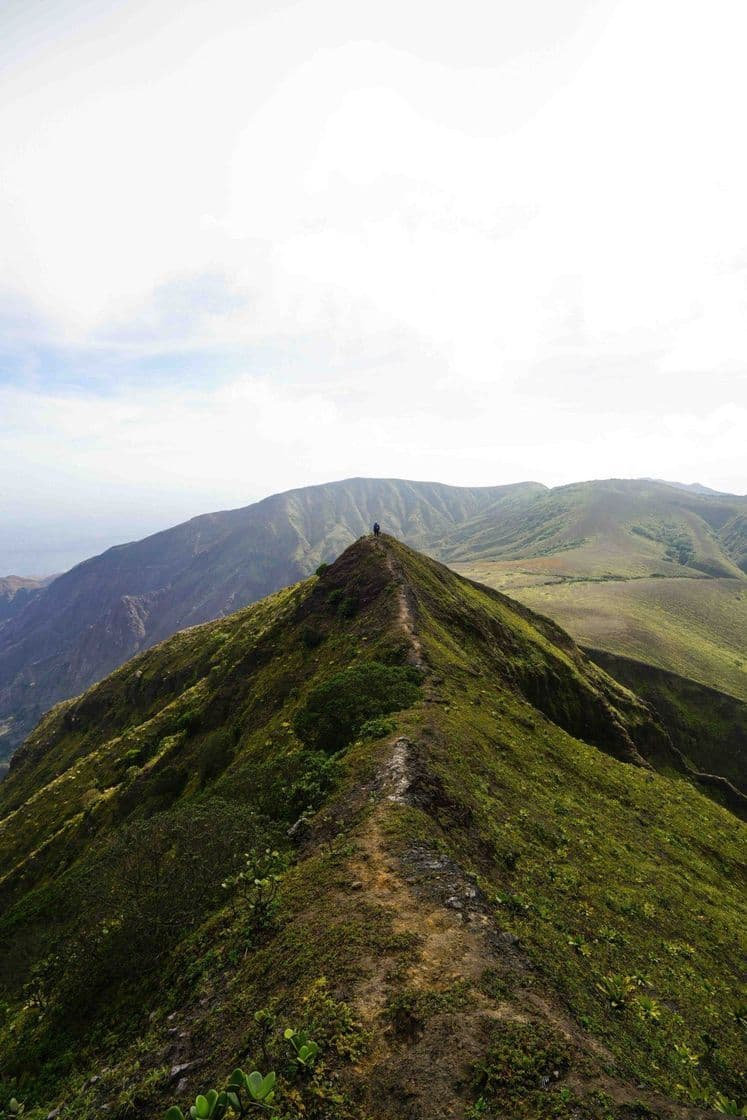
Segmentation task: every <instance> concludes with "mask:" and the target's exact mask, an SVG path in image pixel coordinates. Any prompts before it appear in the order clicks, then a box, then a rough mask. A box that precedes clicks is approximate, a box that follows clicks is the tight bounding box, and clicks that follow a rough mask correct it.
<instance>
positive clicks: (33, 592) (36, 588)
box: [0, 576, 51, 624]
mask: <svg viewBox="0 0 747 1120" xmlns="http://www.w3.org/2000/svg"><path fill="white" fill-rule="evenodd" d="M50 582H51V580H48V579H47V580H44V579H26V578H25V577H23V576H2V577H0V624H2V623H3V622H5V620H6V619H8V618H12V617H13V615H14V614H18V613H19V612H20V611H22V610H23V608H24V607H26V606H28V604H29V602H30V601H31V600H32V599H33V598H35V597H36V596H37V595H38V593H39V592H40V591H41V590H43V588H45V587H46V586H47V585H48V584H49V583H50Z"/></svg>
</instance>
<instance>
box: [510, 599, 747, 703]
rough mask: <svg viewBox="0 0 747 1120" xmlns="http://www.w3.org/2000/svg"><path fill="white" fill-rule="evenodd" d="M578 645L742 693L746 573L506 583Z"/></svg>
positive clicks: (745, 683)
mask: <svg viewBox="0 0 747 1120" xmlns="http://www.w3.org/2000/svg"><path fill="white" fill-rule="evenodd" d="M509 593H510V594H511V595H514V596H516V598H517V599H520V600H521V601H522V602H523V603H526V604H527V606H529V607H531V608H532V609H533V610H536V611H539V612H540V613H542V614H546V615H549V616H550V617H551V618H553V619H554V620H555V621H556V622H558V623H559V624H560V625H561V626H563V627H564V628H565V629H566V630H568V631H569V633H571V634H572V635H573V637H574V638H575V639H576V641H578V642H580V643H581V644H582V645H587V646H592V647H595V648H598V649H602V650H607V651H609V652H610V653H618V654H624V655H625V656H628V657H633V658H635V659H637V660H639V661H646V662H649V663H650V664H652V665H656V666H658V667H659V668H662V669H669V670H671V671H672V672H674V673H677V674H678V675H680V676H682V677H690V678H692V679H693V680H696V681H700V682H701V683H703V684H706V685H709V686H710V687H711V688H715V689H718V690H719V691H720V692H726V693H730V694H731V695H733V696H737V697H739V698H741V699H743V700H745V699H747V649H746V648H745V634H747V581H744V580H731V579H703V580H700V579H698V580H694V579H657V580H626V581H614V582H604V583H590V582H578V583H576V582H574V583H562V584H553V585H546V586H541V587H526V588H516V587H514V588H510V589H509Z"/></svg>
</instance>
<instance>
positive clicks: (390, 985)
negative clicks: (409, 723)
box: [350, 541, 696, 1120]
mask: <svg viewBox="0 0 747 1120" xmlns="http://www.w3.org/2000/svg"><path fill="white" fill-rule="evenodd" d="M374 547H375V548H379V549H381V550H382V551H384V552H385V555H386V562H387V566H388V567H389V570H390V571H391V574H392V577H393V579H394V580H395V583H396V585H397V618H398V622H399V624H400V627H401V629H402V631H403V633H404V634H405V635H406V637H407V640H408V642H409V643H410V647H411V657H410V661H411V663H412V664H415V665H418V666H419V667H420V668H422V669H423V671H424V672H425V673H426V674H427V672H428V670H427V665H426V663H425V659H424V657H423V650H422V646H421V643H420V640H419V638H418V635H417V627H416V615H415V610H414V605H413V604H412V602H411V601H410V596H409V594H408V589H407V585H406V582H405V579H404V576H403V573H402V572H401V570H400V569H399V566H398V565H397V563H396V559H395V558H394V557H393V556H392V555H391V554H390V552H389V550H388V549H387V548H386V544H385V542H382V541H375V542H374ZM429 683H431V687H433V686H432V682H429ZM418 755H419V748H418V746H417V745H416V744H415V743H414V742H413V741H412V740H411V739H409V738H406V737H404V736H400V737H399V738H397V739H395V740H394V741H393V742H392V743H391V744H390V746H389V752H388V755H387V757H386V759H385V760H384V762H383V764H382V766H381V768H380V770H379V774H378V778H377V780H376V782H375V787H374V788H375V790H376V795H375V796H376V802H375V805H374V807H373V809H372V811H371V813H370V814H369V815H368V817H367V818H366V820H365V821H364V823H363V825H362V826H361V827H360V829H359V830H357V832H356V834H355V837H354V839H355V842H356V853H355V855H354V856H353V857H352V859H351V863H350V874H351V881H353V882H355V883H356V886H357V888H358V889H360V890H361V891H362V894H363V895H364V896H365V898H366V900H367V902H370V903H373V904H375V905H378V906H380V907H382V908H383V909H384V910H385V911H386V912H387V913H388V915H389V916H390V920H391V924H392V928H393V931H394V932H395V933H401V934H415V935H416V936H417V939H418V941H417V946H416V949H415V954H414V959H413V961H412V962H411V963H410V964H409V965H408V966H407V967H406V968H405V969H404V970H403V969H402V966H401V963H400V962H399V961H398V960H397V958H395V957H394V956H391V957H389V956H384V957H380V958H378V959H375V960H374V959H371V960H369V961H367V962H366V965H367V969H366V973H367V974H366V978H365V979H364V980H361V981H360V982H359V983H358V985H357V988H356V991H355V995H354V1000H353V1002H354V1004H355V1006H356V1010H357V1012H358V1014H359V1015H360V1016H361V1018H362V1019H363V1021H364V1022H365V1023H366V1024H367V1025H369V1026H370V1027H372V1028H373V1037H374V1039H375V1042H374V1044H373V1047H372V1050H371V1052H370V1054H369V1055H368V1057H367V1058H366V1059H365V1061H364V1063H362V1066H361V1068H360V1072H363V1073H364V1074H365V1076H366V1078H367V1079H368V1080H369V1081H370V1082H371V1083H376V1084H377V1085H378V1086H379V1088H380V1087H381V1083H382V1080H383V1081H384V1082H386V1081H387V1079H388V1080H389V1081H390V1082H391V1084H392V1085H393V1086H394V1085H400V1086H401V1085H403V1084H404V1085H407V1086H409V1092H408V1096H407V1107H406V1111H405V1110H400V1109H401V1106H402V1103H403V1102H402V1100H401V1098H397V1099H396V1101H393V1105H394V1109H393V1111H392V1116H394V1115H396V1116H397V1117H398V1120H399V1118H400V1117H405V1116H406V1117H411V1118H413V1120H421V1118H422V1120H441V1118H444V1120H445V1118H447V1117H455V1118H458V1117H463V1116H464V1109H465V1104H464V1100H465V1086H466V1085H467V1084H468V1083H469V1080H470V1077H471V1070H472V1068H473V1066H474V1063H475V1062H476V1061H479V1060H480V1059H481V1058H482V1057H483V1056H484V1054H485V1051H486V1047H487V1042H488V1036H489V1033H490V1029H491V1026H492V1025H494V1024H495V1023H496V1022H497V1021H500V1020H512V1021H514V1022H516V1021H519V1022H538V1023H543V1024H545V1025H546V1026H547V1027H549V1028H550V1029H552V1030H554V1031H556V1032H557V1033H558V1034H560V1035H562V1036H564V1037H565V1038H566V1039H567V1040H568V1041H569V1042H570V1043H571V1045H572V1047H573V1049H574V1050H575V1051H576V1052H577V1053H578V1054H579V1055H584V1056H585V1057H586V1058H587V1059H588V1060H589V1061H590V1062H591V1063H592V1066H593V1067H594V1073H593V1077H592V1081H593V1084H594V1086H595V1087H597V1088H604V1089H605V1091H606V1092H608V1093H609V1094H610V1095H611V1096H612V1097H613V1099H615V1100H616V1101H618V1102H620V1103H625V1102H628V1101H630V1100H633V1099H635V1098H638V1099H639V1100H643V1101H646V1102H647V1103H648V1104H649V1105H650V1107H652V1108H653V1109H654V1110H655V1111H657V1112H658V1113H659V1114H660V1115H664V1116H670V1117H677V1118H680V1120H681V1118H684V1117H692V1116H694V1115H695V1114H696V1110H692V1109H688V1108H685V1107H679V1106H677V1105H674V1104H673V1103H672V1102H670V1101H668V1100H665V1099H663V1098H661V1097H659V1096H658V1095H657V1094H653V1093H647V1092H646V1091H645V1090H641V1089H639V1088H636V1087H635V1086H632V1085H628V1084H627V1083H626V1082H624V1081H621V1080H619V1079H617V1078H614V1077H612V1076H610V1075H609V1074H607V1073H605V1072H603V1069H602V1068H601V1067H603V1066H606V1067H607V1068H608V1069H609V1066H610V1065H612V1064H614V1063H613V1058H612V1055H611V1054H610V1053H609V1052H608V1051H607V1050H606V1048H605V1047H604V1046H603V1045H602V1044H601V1043H600V1042H598V1041H597V1040H596V1039H594V1038H592V1037H590V1036H589V1035H587V1034H586V1032H585V1031H583V1030H582V1029H581V1028H580V1026H579V1025H578V1024H577V1023H576V1022H575V1021H574V1020H573V1019H572V1018H571V1017H570V1016H569V1015H568V1014H567V1012H566V1011H565V1009H564V1008H563V1007H562V1005H561V1004H560V1002H559V1001H558V1000H556V999H555V998H554V996H553V993H552V992H551V991H548V990H547V989H546V987H544V986H543V990H542V992H540V991H539V990H538V989H537V986H536V984H535V983H533V981H534V980H536V977H535V976H534V974H533V969H532V966H531V964H530V962H529V960H528V959H527V957H526V955H525V954H524V953H523V951H522V949H521V947H520V945H519V943H518V941H517V939H516V938H515V937H513V936H511V935H510V934H508V933H505V932H504V931H502V930H501V929H500V927H499V925H498V922H497V921H496V919H495V916H494V914H493V912H492V909H491V907H490V906H489V904H488V902H487V900H486V899H485V898H484V897H483V896H482V895H481V892H480V891H479V889H478V887H477V885H476V883H475V882H474V880H473V879H472V878H471V877H470V876H469V875H467V874H465V873H464V872H463V870H462V869H461V868H460V867H459V866H458V865H456V864H455V863H454V862H453V861H452V860H450V859H449V858H448V857H447V856H444V855H443V854H442V853H441V852H439V851H437V850H435V849H433V848H429V847H427V846H426V845H423V844H418V843H417V842H415V843H413V845H412V847H411V848H410V849H408V850H407V851H406V852H404V853H403V854H402V855H401V856H397V855H395V854H394V853H393V851H392V848H391V843H390V842H388V841H387V835H386V833H387V830H386V828H385V821H386V818H387V816H388V815H390V814H392V813H396V812H397V811H398V810H397V808H396V807H397V806H401V805H407V804H408V803H410V801H411V788H412V786H413V780H414V774H415V766H416V760H417V759H418ZM417 765H422V761H420V760H418V761H417ZM358 884H359V886H358ZM488 972H491V973H492V974H493V975H496V976H499V977H501V978H505V979H506V981H507V989H508V992H510V995H509V994H507V996H506V999H505V1000H501V999H495V998H491V997H490V996H488V995H487V994H485V992H483V991H482V990H481V982H484V980H485V976H486V973H488ZM460 982H462V984H463V985H464V982H466V987H467V988H468V996H467V998H466V1000H465V999H463V1000H462V1001H461V1002H459V1001H456V1002H455V1003H454V1005H453V1008H449V1010H448V1011H444V1012H443V1013H439V1014H436V1015H434V1016H433V1017H432V1018H430V1019H429V1020H428V1026H427V1030H423V1031H422V1033H420V1032H418V1030H417V1025H415V1027H414V1030H413V1033H412V1035H410V1036H407V1037H404V1038H403V1037H402V1036H401V1035H398V1034H397V1031H396V1029H395V1027H393V1026H392V1024H391V1023H390V1021H389V1019H388V1018H386V1017H385V1016H384V1012H385V1010H386V1007H387V1004H388V1002H389V1001H390V1000H391V999H392V998H393V997H396V996H398V995H401V994H402V993H403V992H404V991H405V990H409V991H413V990H415V991H419V992H421V993H430V994H433V993H445V995H446V998H448V993H449V990H451V991H454V990H455V987H454V986H455V985H458V984H459V983H460ZM589 1073H590V1071H589V1070H587V1073H586V1074H585V1075H582V1076H579V1075H577V1074H573V1071H571V1074H570V1075H569V1077H568V1081H567V1083H568V1084H571V1085H573V1084H574V1083H575V1084H576V1085H577V1087H579V1088H583V1082H584V1079H585V1078H588V1077H589Z"/></svg>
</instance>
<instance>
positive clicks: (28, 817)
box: [0, 538, 747, 1120]
mask: <svg viewBox="0 0 747 1120" xmlns="http://www.w3.org/2000/svg"><path fill="white" fill-rule="evenodd" d="M675 763H676V758H675V755H674V754H673V753H672V742H671V740H670V738H669V736H668V733H667V730H666V729H665V728H664V727H662V726H661V725H660V723H657V722H656V721H655V720H654V719H653V717H652V715H651V712H650V711H649V709H648V708H646V707H645V706H644V705H643V704H641V703H640V701H638V700H637V698H636V697H635V696H634V695H633V693H631V692H629V691H628V690H627V689H626V688H625V687H623V686H622V685H619V684H617V683H616V682H615V681H613V680H612V679H611V678H610V677H608V676H607V675H606V674H605V673H604V672H603V671H602V670H601V669H600V668H598V667H597V666H595V665H594V664H592V663H591V662H590V661H589V660H587V659H586V658H585V657H584V656H583V655H582V654H581V653H580V651H579V650H578V649H577V647H576V646H575V645H574V644H573V642H572V641H571V639H570V638H568V636H567V635H566V634H565V633H564V632H563V631H561V630H559V629H558V628H557V627H555V626H554V625H553V624H552V623H549V622H548V621H546V620H544V619H541V618H538V617H537V616H534V615H532V613H531V612H530V611H528V610H526V609H525V608H522V607H520V606H518V605H517V604H515V603H512V601H510V600H508V599H506V598H505V597H503V596H501V595H499V594H497V593H496V592H491V591H490V590H488V589H486V588H482V587H479V586H476V585H474V584H471V583H469V582H468V581H466V580H464V579H461V578H460V577H458V576H456V575H455V574H454V573H453V572H450V571H449V570H448V569H446V568H444V567H442V566H441V565H439V564H437V563H435V562H434V561H431V560H428V559H426V558H425V557H423V556H420V555H419V554H417V553H415V552H413V551H412V550H410V549H407V548H405V547H404V546H401V545H398V544H396V543H395V542H394V541H392V540H391V539H386V538H385V539H384V540H383V541H381V542H378V543H375V542H372V541H370V540H368V539H364V540H361V541H359V542H357V543H356V544H354V545H353V546H351V547H350V548H349V549H348V550H347V551H346V552H345V553H344V554H343V556H342V557H341V558H340V559H339V560H338V561H337V562H336V563H335V564H334V565H332V566H331V567H329V568H327V569H326V570H324V571H323V572H322V573H321V574H320V575H319V576H318V577H313V578H312V579H310V580H308V581H306V582H305V583H302V584H299V585H297V586H296V587H294V588H291V589H289V590H288V591H284V592H280V593H278V594H277V595H274V596H272V597H271V598H269V599H266V600H263V601H262V602H261V603H259V604H256V605H255V606H253V607H249V608H247V609H245V610H243V611H240V612H238V613H237V614H235V615H233V616H230V617H228V618H226V619H221V620H220V621H218V622H215V623H209V624H207V625H205V626H201V627H197V628H195V629H192V630H187V631H184V632H182V633H181V634H178V635H176V636H175V637H174V638H172V639H170V640H169V641H167V642H165V643H163V644H162V645H161V646H158V647H156V648H154V649H152V650H150V651H148V652H147V653H145V654H143V655H141V656H140V657H138V658H136V659H134V660H133V661H131V662H129V663H128V664H127V665H126V666H124V667H123V668H122V669H120V670H118V671H117V672H116V673H115V674H114V675H113V676H111V677H110V678H108V679H107V680H106V681H104V682H102V683H101V684H100V685H97V686H96V687H95V688H93V689H92V690H90V691H89V692H88V693H86V694H84V696H82V697H80V698H78V699H77V700H72V701H67V702H66V703H64V704H62V705H60V706H59V707H58V708H56V709H55V710H54V711H53V712H52V713H50V714H49V715H48V716H47V717H46V718H45V719H44V720H43V721H42V723H41V724H40V725H39V727H38V728H37V730H36V731H35V732H34V734H33V735H32V737H31V739H30V740H29V741H28V743H27V744H26V746H25V747H24V748H23V750H22V751H21V752H20V754H19V755H18V756H17V758H16V760H15V761H14V765H13V766H12V768H11V772H10V775H9V777H8V779H7V780H6V781H5V782H4V783H3V784H2V785H1V786H0V860H1V865H2V867H3V868H4V874H3V877H2V879H0V898H1V899H2V904H3V911H2V918H0V989H1V991H0V996H1V998H2V999H3V1001H4V1004H3V1007H4V1021H3V1025H2V1027H1V1028H0V1064H1V1068H2V1071H3V1073H2V1076H3V1084H2V1087H1V1088H0V1092H1V1093H2V1096H0V1107H3V1106H4V1107H6V1109H7V1108H8V1107H9V1105H8V1102H9V1100H10V1098H11V1097H14V1098H16V1099H17V1100H18V1101H20V1102H22V1104H23V1105H24V1107H25V1109H26V1115H28V1116H31V1117H33V1118H34V1120H36V1118H39V1120H41V1117H43V1116H44V1117H46V1115H47V1113H48V1112H49V1111H50V1110H51V1109H54V1108H60V1109H61V1115H62V1116H65V1117H67V1116H69V1117H80V1118H88V1117H93V1116H99V1115H101V1113H102V1110H103V1111H105V1112H106V1113H107V1114H108V1115H109V1116H112V1117H117V1118H121V1120H125V1118H126V1117H130V1116H158V1115H160V1114H161V1113H162V1112H163V1111H164V1110H165V1108H166V1107H167V1106H169V1105H172V1104H175V1103H178V1104H179V1105H181V1106H182V1108H183V1109H184V1110H185V1111H187V1106H188V1105H189V1104H190V1102H191V1101H193V1100H194V1099H195V1095H196V1094H197V1093H199V1092H204V1091H205V1090H207V1089H210V1088H212V1087H214V1088H215V1089H216V1090H220V1089H222V1088H224V1087H225V1086H226V1083H227V1080H228V1079H229V1076H230V1074H231V1070H232V1069H234V1067H236V1066H241V1067H242V1069H244V1071H245V1072H246V1073H249V1072H251V1071H253V1070H258V1071H259V1072H260V1073H261V1074H262V1084H264V1085H265V1087H267V1085H269V1084H270V1083H269V1082H267V1081H265V1079H266V1078H268V1077H269V1075H270V1073H274V1074H275V1075H276V1077H275V1081H274V1083H273V1085H272V1087H271V1088H270V1089H268V1095H267V1096H266V1097H265V1098H263V1099H261V1100H259V1101H258V1102H254V1103H251V1102H250V1097H249V1094H250V1093H251V1092H252V1091H253V1090H252V1088H251V1085H250V1084H249V1083H247V1087H246V1088H245V1089H244V1090H242V1092H244V1093H245V1094H246V1095H245V1096H244V1097H242V1098H241V1099H242V1100H246V1102H247V1107H248V1108H249V1112H250V1113H251V1114H257V1115H260V1114H262V1113H263V1112H264V1114H266V1115H268V1116H276V1117H279V1118H282V1120H291V1118H296V1117H312V1118H313V1117H316V1118H318V1120H325V1118H329V1120H336V1118H340V1120H344V1118H351V1120H352V1118H357V1120H365V1118H368V1120H390V1118H391V1120H394V1118H395V1117H396V1118H402V1117H412V1118H423V1120H425V1118H429V1120H430V1118H440V1117H444V1118H445V1117H449V1116H458V1117H459V1116H461V1117H465V1118H474V1117H478V1116H480V1117H487V1118H488V1120H489V1118H491V1117H493V1118H496V1120H497V1118H498V1117H501V1118H502V1117H505V1116H512V1117H527V1118H530V1117H531V1118H533V1117H557V1118H561V1120H562V1118H568V1120H571V1118H574V1120H576V1118H579V1117H583V1118H586V1117H588V1118H599V1120H602V1118H605V1120H606V1118H608V1117H612V1118H615V1120H617V1118H628V1117H646V1116H682V1117H684V1116H690V1115H692V1116H694V1115H696V1112H697V1110H699V1109H701V1108H703V1107H713V1106H718V1107H721V1108H726V1109H727V1110H728V1109H731V1108H732V1102H734V1103H733V1107H734V1108H735V1109H736V1108H737V1107H738V1105H739V1104H740V1103H741V1102H740V1101H739V1097H740V1094H741V1092H742V1087H741V1086H742V1081H741V1078H742V1074H743V1068H742V1067H743V1056H744V1030H745V1007H744V994H743V989H742V987H741V976H740V972H739V961H740V956H741V957H743V950H744V930H745V928H747V922H746V921H745V918H746V917H747V914H746V913H745V911H746V910H747V907H746V906H745V901H744V899H745V894H744V851H745V849H744V826H743V825H742V824H741V823H740V822H739V821H738V820H737V819H736V818H735V817H734V816H733V815H732V814H731V813H730V812H728V811H727V810H726V809H725V808H723V807H721V806H720V805H718V804H716V803H715V802H714V801H713V800H711V799H709V798H708V797H706V796H704V794H703V793H702V792H700V791H699V790H698V789H697V788H695V787H694V786H693V785H692V784H691V782H690V781H688V780H686V779H685V778H684V777H683V776H680V775H678V774H677V773H676V772H675V770H674V767H675ZM257 1013H260V1014H259V1015H258V1014H257ZM288 1031H290V1036H289V1037H288V1038H286V1037H285V1034H286V1033H287V1032H288ZM294 1032H295V1033H294ZM304 1040H305V1041H304ZM310 1043H313V1044H314V1046H315V1047H316V1048H317V1049H316V1052H315V1053H312V1050H310V1049H308V1047H309V1045H310ZM303 1046H306V1047H307V1049H306V1050H305V1051H304V1054H305V1055H306V1056H305V1058H304V1060H303V1061H299V1056H300V1053H301V1048H302V1047H303ZM312 1049H313V1048H312ZM304 1063H305V1064H304ZM233 1084H235V1085H238V1084H239V1082H238V1081H235V1082H233ZM242 1084H243V1083H242ZM252 1084H254V1087H255V1088H256V1089H257V1092H258V1093H260V1092H264V1089H262V1087H261V1085H260V1086H259V1088H257V1086H258V1085H259V1083H252ZM205 1099H206V1100H207V1101H208V1104H209V1102H210V1100H213V1098H207V1097H206V1098H205ZM197 1107H198V1115H201V1111H200V1110H201V1109H202V1108H203V1106H202V1105H201V1104H200V1103H199V1102H198V1106H197Z"/></svg>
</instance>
